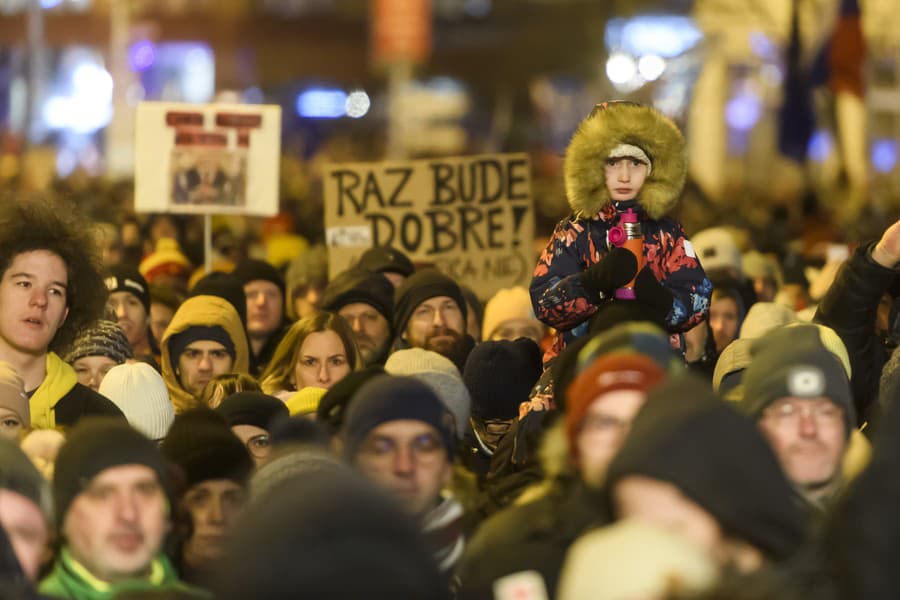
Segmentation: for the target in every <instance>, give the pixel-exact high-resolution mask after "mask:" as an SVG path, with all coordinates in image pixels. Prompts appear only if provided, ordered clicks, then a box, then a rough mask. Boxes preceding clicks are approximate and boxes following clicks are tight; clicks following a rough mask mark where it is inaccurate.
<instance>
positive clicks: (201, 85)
mask: <svg viewBox="0 0 900 600" xmlns="http://www.w3.org/2000/svg"><path fill="white" fill-rule="evenodd" d="M215 73H216V63H215V58H214V56H213V52H212V50H211V49H210V48H209V47H207V46H205V45H197V46H195V47H193V48H191V49H190V50H188V51H187V53H186V54H185V55H184V70H183V71H182V72H181V86H182V93H183V95H184V99H185V101H186V102H196V103H202V102H209V100H210V98H212V97H213V94H214V93H215V88H216V86H215V83H216V82H215Z"/></svg>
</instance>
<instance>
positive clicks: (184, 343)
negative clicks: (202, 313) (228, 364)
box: [169, 325, 237, 369]
mask: <svg viewBox="0 0 900 600" xmlns="http://www.w3.org/2000/svg"><path fill="white" fill-rule="evenodd" d="M199 340H207V341H210V342H218V343H220V344H222V345H223V346H225V351H226V352H228V354H230V355H231V360H235V359H236V357H237V354H236V352H235V350H234V342H233V341H232V340H231V336H229V335H228V332H226V331H225V330H224V329H223V328H222V327H220V326H219V325H192V326H190V327H188V328H187V329H185V330H184V331H179V332H178V333H176V334H174V335H173V336H172V337H170V338H169V357H170V358H171V359H172V368H173V369H177V368H178V359H179V357H181V353H182V352H184V349H185V348H187V347H188V344H192V343H194V342H196V341H199Z"/></svg>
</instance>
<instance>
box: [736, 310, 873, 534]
mask: <svg viewBox="0 0 900 600" xmlns="http://www.w3.org/2000/svg"><path fill="white" fill-rule="evenodd" d="M743 383H744V397H743V400H742V401H741V403H740V405H739V406H740V408H741V409H742V410H743V412H745V413H746V414H748V415H750V416H751V417H752V418H754V419H755V420H756V423H757V425H758V426H759V429H760V430H761V431H762V433H763V435H764V436H765V437H766V439H767V440H768V441H769V444H770V445H771V446H772V449H773V450H774V451H775V455H776V456H777V457H778V460H779V462H781V466H782V468H783V469H784V472H785V474H786V475H787V478H788V480H789V481H790V482H791V484H792V486H793V488H794V490H795V491H796V493H797V499H798V501H799V503H800V504H801V505H802V507H803V508H804V509H806V511H807V513H808V514H809V515H810V516H813V517H814V516H816V515H819V514H821V513H822V512H824V511H825V510H827V509H828V508H829V507H830V505H831V503H832V502H833V500H834V499H835V497H836V496H837V494H838V492H839V491H840V489H841V487H842V483H843V478H842V470H841V466H842V463H843V459H844V454H845V453H846V451H847V447H848V440H849V437H850V434H851V433H852V431H853V429H854V427H855V423H856V412H855V410H854V406H853V395H852V393H851V391H850V382H849V380H848V378H847V373H846V371H845V370H844V368H843V366H842V365H841V363H840V361H839V360H838V358H837V357H836V356H835V355H834V354H832V352H830V351H829V350H828V349H827V348H826V347H825V345H824V344H823V342H822V339H821V337H820V333H819V329H818V327H816V326H813V325H802V326H795V327H781V328H778V329H775V330H773V331H770V332H769V333H767V334H766V335H765V336H763V337H761V338H760V339H759V340H757V341H756V342H755V343H754V345H753V347H752V348H751V362H750V366H748V367H747V370H746V371H745V373H744V377H743Z"/></svg>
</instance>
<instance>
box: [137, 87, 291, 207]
mask: <svg viewBox="0 0 900 600" xmlns="http://www.w3.org/2000/svg"><path fill="white" fill-rule="evenodd" d="M135 145H136V153H135V175H134V184H135V199H134V204H135V210H137V211H138V212H175V213H197V214H248V215H259V216H270V215H274V214H276V213H277V212H278V167H279V164H280V156H281V108H280V107H279V106H268V105H265V106H261V105H229V104H203V105H197V104H174V103H166V102H142V103H141V104H140V105H138V109H137V128H136V140H135Z"/></svg>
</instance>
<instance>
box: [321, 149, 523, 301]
mask: <svg viewBox="0 0 900 600" xmlns="http://www.w3.org/2000/svg"><path fill="white" fill-rule="evenodd" d="M324 186H325V235H326V243H327V245H328V261H329V273H330V275H331V276H332V277H333V276H334V275H336V274H337V273H339V272H341V271H343V270H344V269H346V268H348V267H349V266H351V265H352V264H353V263H354V262H355V261H356V260H357V259H358V257H359V256H360V255H361V254H362V253H363V252H364V251H365V250H366V249H368V248H370V247H373V246H384V245H391V246H393V247H395V248H397V249H398V250H401V251H402V252H404V253H406V254H407V255H408V256H409V257H410V259H412V261H413V262H414V263H418V264H433V265H434V266H435V267H437V268H438V269H440V270H441V271H443V272H445V273H447V274H448V275H450V276H451V277H453V278H454V279H456V280H457V281H459V282H460V283H462V284H464V285H468V286H470V287H472V289H473V290H475V292H476V293H477V294H478V295H479V296H480V297H482V298H488V297H490V296H491V295H492V294H493V293H494V292H496V291H497V290H498V289H500V288H504V287H510V286H514V285H524V286H527V285H528V283H529V281H530V280H531V273H532V270H533V269H534V262H535V259H534V256H532V244H533V238H534V212H533V207H532V202H531V167H530V164H529V161H528V156H527V155H526V154H496V155H482V156H467V157H457V158H440V159H431V160H414V161H403V162H400V161H397V162H380V163H350V164H334V165H330V166H328V167H327V169H326V173H325V181H324Z"/></svg>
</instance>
